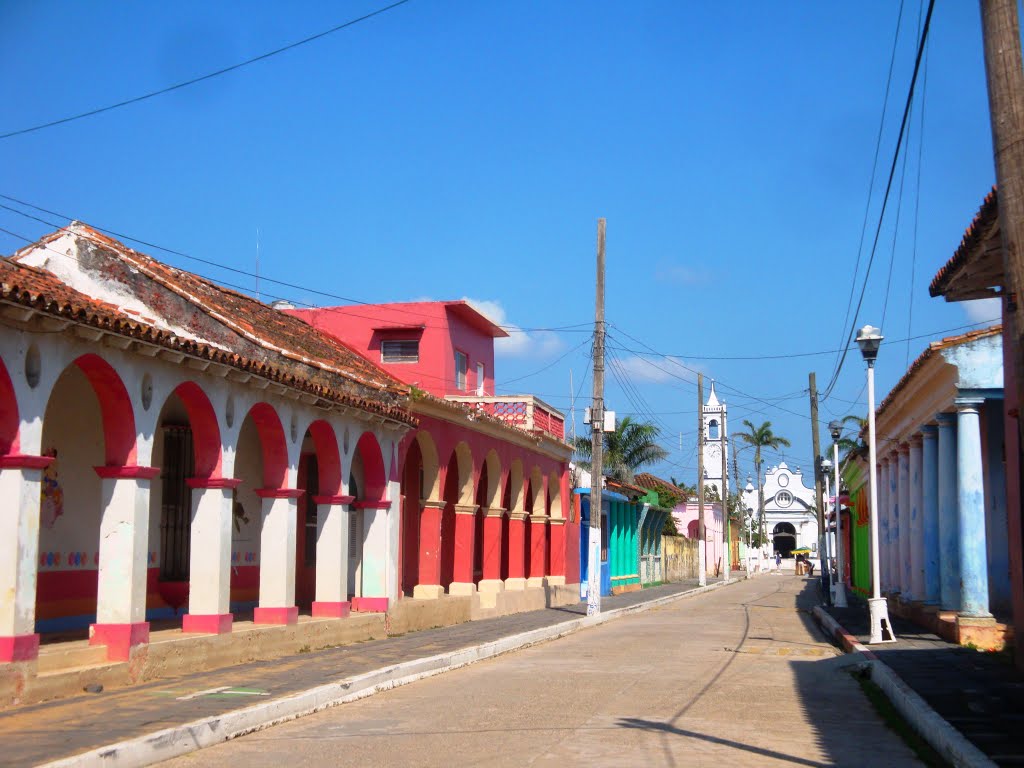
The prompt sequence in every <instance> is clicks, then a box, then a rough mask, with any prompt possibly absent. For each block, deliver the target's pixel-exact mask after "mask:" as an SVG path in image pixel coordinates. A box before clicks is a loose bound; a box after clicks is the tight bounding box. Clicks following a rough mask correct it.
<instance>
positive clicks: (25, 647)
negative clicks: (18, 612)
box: [0, 635, 39, 664]
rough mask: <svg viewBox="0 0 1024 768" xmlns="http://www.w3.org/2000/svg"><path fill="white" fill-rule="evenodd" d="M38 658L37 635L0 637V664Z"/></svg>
mask: <svg viewBox="0 0 1024 768" xmlns="http://www.w3.org/2000/svg"><path fill="white" fill-rule="evenodd" d="M38 658H39V635H13V636H9V637H0V664H9V663H11V662H15V661H35V660H36V659H38Z"/></svg>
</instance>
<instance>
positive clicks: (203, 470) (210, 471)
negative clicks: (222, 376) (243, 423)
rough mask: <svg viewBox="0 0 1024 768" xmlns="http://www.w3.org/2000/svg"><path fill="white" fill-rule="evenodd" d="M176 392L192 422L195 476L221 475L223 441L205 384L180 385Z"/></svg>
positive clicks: (190, 383)
mask: <svg viewBox="0 0 1024 768" xmlns="http://www.w3.org/2000/svg"><path fill="white" fill-rule="evenodd" d="M174 394H176V395H177V396H178V398H179V399H180V400H181V402H182V403H183V404H184V406H185V410H186V411H187V412H188V420H189V423H190V424H191V425H192V444H193V450H194V451H195V458H196V470H195V471H196V477H200V478H203V479H207V478H212V477H220V472H221V470H220V462H221V454H222V451H221V443H220V427H218V426H217V414H216V413H215V412H214V410H213V406H212V405H211V404H210V399H209V398H208V397H207V396H206V393H205V392H203V390H202V387H200V386H199V385H198V384H196V383H195V382H194V381H186V382H184V383H183V384H179V385H178V386H177V387H176V388H175V390H174Z"/></svg>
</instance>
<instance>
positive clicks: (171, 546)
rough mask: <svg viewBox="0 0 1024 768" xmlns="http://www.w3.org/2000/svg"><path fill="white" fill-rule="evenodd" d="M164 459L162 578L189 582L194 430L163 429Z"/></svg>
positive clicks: (161, 522) (180, 428)
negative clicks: (190, 478)
mask: <svg viewBox="0 0 1024 768" xmlns="http://www.w3.org/2000/svg"><path fill="white" fill-rule="evenodd" d="M163 433H164V460H163V466H162V467H161V468H160V479H161V480H162V483H161V484H162V486H163V488H162V490H161V496H160V578H161V579H162V580H163V581H187V580H188V576H189V572H188V558H189V538H190V535H191V526H190V524H189V523H190V520H191V517H192V495H191V492H190V489H189V487H188V486H187V485H186V484H185V479H186V478H189V477H192V476H193V474H194V465H195V464H194V462H195V455H194V453H193V451H192V430H191V429H190V428H189V427H183V426H164V429H163Z"/></svg>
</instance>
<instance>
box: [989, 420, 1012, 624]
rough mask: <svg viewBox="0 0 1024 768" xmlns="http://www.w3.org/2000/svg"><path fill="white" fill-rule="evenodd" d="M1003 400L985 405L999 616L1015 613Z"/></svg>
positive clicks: (993, 595) (992, 587)
mask: <svg viewBox="0 0 1024 768" xmlns="http://www.w3.org/2000/svg"><path fill="white" fill-rule="evenodd" d="M1005 431H1006V425H1005V424H1004V423H1003V403H1002V401H1001V400H986V401H985V457H984V464H985V472H986V474H985V495H986V496H987V501H988V504H987V507H988V508H987V510H986V513H985V517H986V520H987V521H988V596H989V603H990V605H989V607H990V608H991V609H992V611H993V612H995V613H997V614H1007V615H1008V614H1009V613H1010V612H1011V611H1012V604H1011V596H1010V549H1009V539H1008V536H1007V535H1006V532H1007V530H1008V526H1009V520H1008V519H1007V516H1006V515H1007V507H1006V462H1005V459H1004V450H1003V441H1004V439H1005Z"/></svg>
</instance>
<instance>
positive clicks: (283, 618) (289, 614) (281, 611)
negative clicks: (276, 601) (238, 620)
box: [252, 605, 299, 625]
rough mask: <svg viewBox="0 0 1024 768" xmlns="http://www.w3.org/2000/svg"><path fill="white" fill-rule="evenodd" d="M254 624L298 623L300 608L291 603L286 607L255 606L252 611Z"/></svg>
mask: <svg viewBox="0 0 1024 768" xmlns="http://www.w3.org/2000/svg"><path fill="white" fill-rule="evenodd" d="M252 622H253V624H282V625H286V624H298V623H299V609H298V607H297V606H294V605H291V606H288V607H285V608H255V609H253V612H252Z"/></svg>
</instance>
